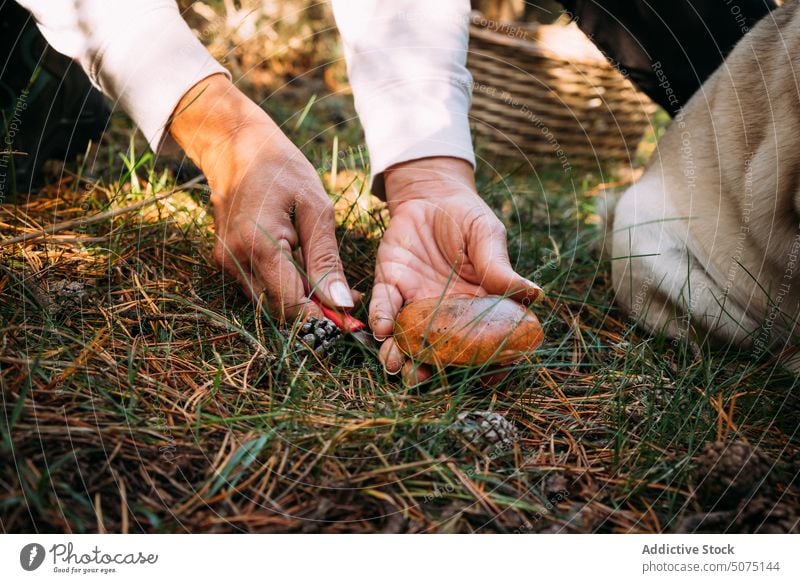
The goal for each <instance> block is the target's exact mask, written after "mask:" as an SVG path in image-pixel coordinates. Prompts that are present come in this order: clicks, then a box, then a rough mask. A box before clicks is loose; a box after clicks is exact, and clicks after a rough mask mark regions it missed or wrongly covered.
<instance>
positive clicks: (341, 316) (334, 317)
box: [311, 296, 367, 333]
mask: <svg viewBox="0 0 800 583" xmlns="http://www.w3.org/2000/svg"><path fill="white" fill-rule="evenodd" d="M311 301H312V302H314V303H315V304H317V305H318V306H319V309H320V310H322V313H323V314H324V315H325V317H326V318H328V320H330V321H331V322H333V323H334V324H336V326H337V327H338V328H339V330H341V331H342V332H346V333H351V332H358V331H359V330H363V329H364V328H366V327H367V325H366V324H364V322H362V321H361V320H359V319H358V318H354V317H353V316H351V315H350V314H348V313H347V312H340V311H339V310H334V309H333V308H329V307H328V306H326V305H325V304H323V303H322V302H321V301H320V299H319V298H318V297H317V296H311Z"/></svg>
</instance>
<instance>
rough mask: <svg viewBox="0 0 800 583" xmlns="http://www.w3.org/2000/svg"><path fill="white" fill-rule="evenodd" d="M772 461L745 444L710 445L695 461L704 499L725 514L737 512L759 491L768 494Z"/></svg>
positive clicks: (716, 443) (708, 444) (722, 443)
mask: <svg viewBox="0 0 800 583" xmlns="http://www.w3.org/2000/svg"><path fill="white" fill-rule="evenodd" d="M771 469H772V461H771V460H770V459H769V457H768V456H767V455H766V454H764V452H762V451H761V450H760V449H758V448H754V447H753V446H751V445H750V444H748V443H745V442H744V441H734V442H731V443H724V442H721V441H717V442H714V443H707V444H706V445H705V447H704V448H703V452H702V453H701V454H700V455H699V456H697V458H696V460H695V472H694V475H695V480H696V481H697V482H698V484H699V485H698V488H697V491H698V494H699V495H700V498H701V499H702V500H703V501H704V502H706V503H708V504H711V505H713V506H714V507H715V509H718V510H723V509H725V508H735V507H736V505H737V504H738V503H739V501H740V500H741V499H742V498H748V499H749V498H751V497H752V496H753V494H754V493H755V492H756V491H759V492H761V493H762V494H765V493H767V490H768V489H769V484H768V483H767V481H768V478H769V473H770V470H771Z"/></svg>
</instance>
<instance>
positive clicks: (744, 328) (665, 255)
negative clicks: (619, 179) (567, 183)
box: [610, 172, 757, 345]
mask: <svg viewBox="0 0 800 583" xmlns="http://www.w3.org/2000/svg"><path fill="white" fill-rule="evenodd" d="M689 219H690V217H686V216H681V215H680V214H679V213H678V212H677V211H676V209H675V208H674V207H673V206H672V204H671V202H670V197H669V196H668V194H667V193H666V192H665V190H664V181H663V180H662V178H661V174H660V173H659V172H652V173H648V174H647V175H645V177H644V178H643V179H642V180H641V181H640V182H639V183H637V184H635V185H634V186H632V187H631V188H630V189H628V190H627V191H626V192H625V194H624V195H623V196H622V197H621V199H620V201H619V203H618V204H617V206H616V209H615V210H614V219H613V227H612V232H611V233H610V236H611V261H612V277H613V283H614V289H615V292H616V296H617V298H616V299H617V301H618V302H619V303H620V304H621V305H622V306H623V308H625V309H626V310H627V312H628V313H629V315H630V316H631V317H632V318H633V319H634V320H635V321H636V322H637V323H640V324H642V325H643V326H645V327H646V328H647V329H649V330H650V331H652V332H654V333H663V334H665V335H667V336H669V337H672V338H684V339H688V340H692V341H696V342H704V341H706V340H710V339H713V340H715V341H721V342H724V343H736V344H743V345H746V344H747V343H748V340H749V338H750V334H751V333H752V332H753V331H754V330H755V329H756V328H757V324H756V322H755V321H753V320H751V319H750V318H749V317H748V316H747V315H746V314H745V312H744V311H743V310H742V309H741V308H740V307H739V306H738V305H736V304H735V303H734V302H733V301H731V300H730V299H729V298H728V297H727V293H726V291H725V290H724V289H721V288H720V287H719V285H718V284H717V283H716V281H715V280H714V278H713V277H712V276H711V275H709V274H708V273H707V272H706V270H705V268H704V262H703V261H701V260H700V259H699V258H697V257H696V256H695V255H694V253H693V252H692V250H691V245H690V244H688V241H689V239H688V235H689V232H688V224H689Z"/></svg>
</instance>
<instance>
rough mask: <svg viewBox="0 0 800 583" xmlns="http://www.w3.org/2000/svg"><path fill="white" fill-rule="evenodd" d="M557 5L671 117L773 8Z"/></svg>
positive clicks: (705, 1)
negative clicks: (562, 7) (562, 6)
mask: <svg viewBox="0 0 800 583" xmlns="http://www.w3.org/2000/svg"><path fill="white" fill-rule="evenodd" d="M559 1H560V2H561V4H563V5H564V7H565V9H566V10H567V12H568V13H569V14H570V15H571V16H572V18H573V20H575V21H576V22H577V24H578V26H579V27H580V29H581V30H582V31H583V32H584V33H585V34H586V35H587V36H588V37H589V38H590V39H592V40H593V41H594V43H595V44H596V45H597V46H598V47H599V48H600V50H601V51H603V52H604V53H605V55H606V57H607V58H608V59H609V61H610V62H611V63H612V64H614V65H615V66H616V67H618V68H619V69H620V70H621V71H622V72H623V73H625V74H626V75H627V76H628V77H629V78H630V79H631V81H632V82H633V83H634V84H635V85H636V86H637V87H639V89H641V90H642V91H643V92H644V93H646V94H647V95H648V96H649V97H650V98H651V99H652V100H653V101H655V102H656V103H658V104H659V105H661V106H662V107H663V108H664V109H666V110H667V111H668V112H670V113H672V114H673V115H674V114H675V113H676V112H677V111H678V110H679V109H680V108H681V107H682V106H683V105H685V104H686V102H687V101H688V100H689V98H690V97H691V96H692V95H693V94H694V92H695V91H697V89H698V88H699V87H700V86H701V85H702V84H703V82H704V81H705V80H706V79H707V78H708V77H709V76H710V75H711V73H713V72H714V70H715V69H716V68H717V67H718V66H719V65H720V64H721V63H722V61H724V60H725V57H727V55H728V53H730V51H731V49H732V48H733V47H734V45H736V43H737V42H738V41H739V39H740V38H742V36H744V34H745V33H747V31H749V30H750V29H751V28H752V27H753V26H754V25H755V23H756V22H758V20H760V19H761V18H762V17H764V16H765V15H766V14H767V13H769V11H770V10H773V9H775V8H777V5H776V4H775V2H774V1H773V0H559ZM667 89H671V91H668V90H667Z"/></svg>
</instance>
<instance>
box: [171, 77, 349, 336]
mask: <svg viewBox="0 0 800 583" xmlns="http://www.w3.org/2000/svg"><path fill="white" fill-rule="evenodd" d="M170 132H171V134H172V136H173V137H174V138H175V140H176V141H177V142H178V144H179V145H180V146H181V147H182V148H183V149H184V151H185V152H186V153H187V155H188V156H189V157H190V158H191V159H192V161H193V162H195V164H197V166H198V167H199V168H200V169H201V170H202V171H203V173H204V174H205V175H206V177H207V178H208V183H209V186H210V187H211V192H212V194H211V203H212V205H213V211H214V222H215V226H216V234H217V243H216V246H215V249H214V257H215V259H216V261H217V262H218V263H219V265H220V266H221V267H222V269H223V270H224V271H225V272H226V273H228V274H229V275H230V276H232V277H234V278H235V279H236V281H238V282H239V284H240V285H241V286H242V288H243V289H244V291H245V293H247V295H248V296H249V297H250V298H251V299H253V300H254V301H255V300H257V299H258V298H259V297H260V296H261V294H262V293H263V294H264V299H265V302H266V307H267V309H268V310H269V312H270V313H271V314H272V315H273V316H275V317H277V318H279V319H280V320H281V321H283V320H286V319H291V318H295V317H298V316H300V317H310V316H314V317H322V313H321V311H320V308H319V306H316V305H315V304H314V303H313V302H310V301H309V295H310V294H311V292H312V290H313V292H314V294H315V295H317V296H318V297H320V298H321V299H322V301H323V302H325V303H326V304H327V305H329V306H331V307H334V308H339V309H344V310H347V309H350V308H352V307H353V304H354V302H353V297H354V294H355V292H351V290H350V288H349V287H348V285H347V280H346V279H345V276H344V272H343V270H342V263H341V260H340V259H339V252H338V246H337V243H336V235H335V223H334V211H333V205H332V203H331V201H330V199H329V197H328V195H327V194H326V193H325V190H324V188H323V187H322V184H321V182H320V180H319V177H318V175H317V173H316V172H315V171H314V168H313V167H312V165H311V164H310V163H309V162H308V160H306V158H305V157H304V156H303V154H302V153H301V152H300V150H298V149H297V148H296V147H295V146H294V144H292V142H291V141H290V140H289V139H288V138H287V137H286V136H285V135H284V134H283V132H282V131H281V129H280V128H279V127H278V126H277V125H276V124H275V122H273V121H272V119H270V117H269V116H268V115H267V114H266V113H265V112H264V111H263V110H262V109H261V108H260V107H258V106H257V105H256V104H255V103H253V102H252V101H251V100H250V99H248V98H247V97H246V96H245V95H244V94H243V93H241V92H240V91H239V90H238V89H237V88H236V87H235V86H234V85H233V84H232V83H231V82H230V81H229V80H228V79H227V78H226V77H225V76H224V75H213V76H211V77H208V78H207V79H205V80H203V81H201V82H200V83H198V84H197V85H195V86H194V87H193V88H192V89H191V90H190V91H189V92H187V94H186V95H185V96H184V97H183V99H182V100H181V103H179V104H178V107H177V108H176V110H175V114H174V116H173V120H172V123H171V125H170Z"/></svg>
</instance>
